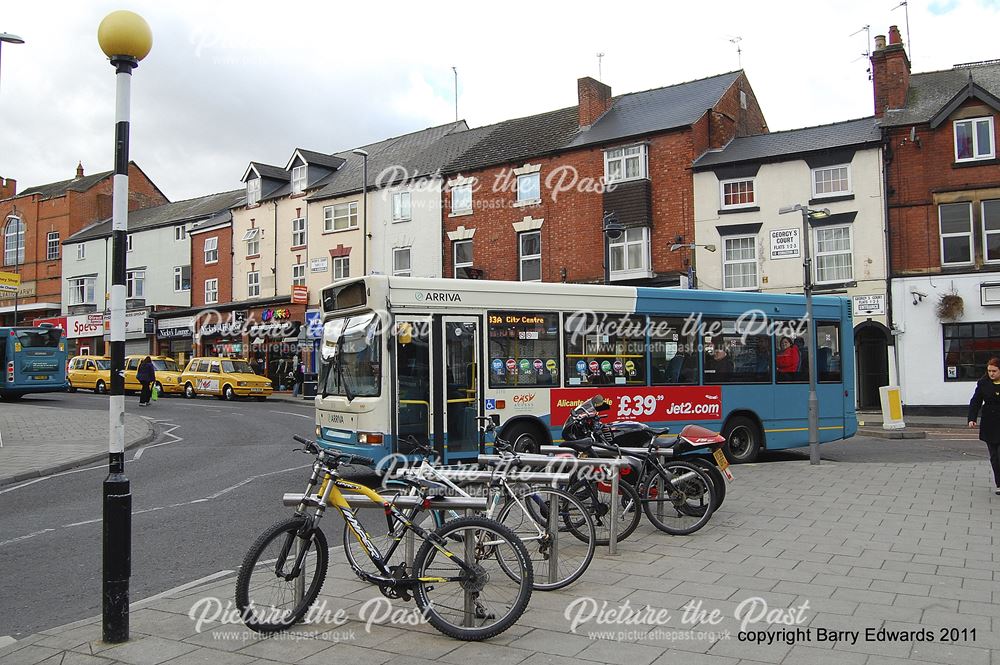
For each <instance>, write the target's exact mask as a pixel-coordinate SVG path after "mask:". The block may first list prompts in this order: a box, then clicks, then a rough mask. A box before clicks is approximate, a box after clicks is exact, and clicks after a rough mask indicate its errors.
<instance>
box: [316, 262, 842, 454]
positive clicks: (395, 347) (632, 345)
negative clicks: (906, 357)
mask: <svg viewBox="0 0 1000 665" xmlns="http://www.w3.org/2000/svg"><path fill="white" fill-rule="evenodd" d="M805 312H806V310H805V297H804V296H802V295H784V294H766V293H741V292H732V291H724V292H723V291H702V290H682V289H662V288H647V287H627V286H604V285H588V284H549V283H538V282H533V283H524V282H500V281H486V280H455V279H423V278H411V277H388V276H381V275H373V276H368V277H363V278H358V279H349V280H342V281H338V282H334V283H333V284H331V285H329V286H327V287H326V288H324V289H323V291H322V313H323V340H322V346H321V349H322V353H321V357H322V367H321V374H320V380H319V386H318V394H317V397H316V434H317V438H318V440H319V442H320V443H321V444H322V445H325V446H329V447H331V448H334V449H337V450H340V451H343V452H345V453H354V454H361V455H365V456H369V457H373V458H375V459H380V458H382V457H385V456H387V455H390V454H392V453H403V454H406V453H407V452H409V451H410V449H411V447H412V444H411V443H410V442H412V440H413V439H414V438H415V439H416V440H417V441H419V442H420V443H421V444H423V445H431V446H433V447H434V448H435V450H437V451H438V452H439V453H440V454H441V456H442V460H443V461H444V462H445V463H450V462H460V461H462V460H474V459H475V457H476V455H478V453H479V448H480V441H479V431H478V430H479V428H478V427H477V422H476V418H477V417H480V416H489V417H492V418H493V419H494V420H495V421H497V422H499V423H500V424H501V429H500V431H499V434H500V436H502V437H503V438H505V439H507V440H511V441H518V442H520V444H521V445H522V447H524V448H527V449H529V450H530V449H533V448H535V447H537V446H540V445H547V444H551V443H558V442H559V437H560V432H561V429H562V425H563V423H564V421H565V419H566V418H567V416H568V414H569V411H570V410H571V409H572V408H573V407H574V406H576V405H577V404H579V403H581V402H582V401H583V400H586V399H589V398H590V397H592V396H593V395H595V394H598V393H599V394H601V395H603V396H604V398H605V399H606V400H608V401H610V402H611V403H612V406H613V408H612V410H611V411H610V412H609V413H610V416H611V418H612V419H615V420H631V421H642V422H648V423H649V424H650V425H651V426H654V427H671V429H672V430H673V431H679V429H680V427H682V426H683V425H686V424H697V425H702V426H704V427H707V428H709V429H712V430H715V431H720V432H722V433H723V434H724V435H725V437H726V444H725V451H726V454H727V456H729V457H730V459H731V460H732V461H734V462H750V461H753V460H755V459H756V458H757V456H758V455H759V454H760V452H761V451H762V450H779V449H785V448H794V447H799V446H805V445H807V444H808V408H807V404H808V389H809V386H808V367H809V359H808V352H807V350H806V349H807V348H808V345H807V344H806V335H815V347H814V348H816V349H817V352H816V371H817V395H818V399H819V436H820V441H821V442H828V441H835V440H839V439H845V438H848V437H850V436H853V435H854V434H855V432H856V431H857V416H856V413H855V401H854V362H853V358H854V343H853V333H852V329H853V326H852V322H851V306H850V301H849V300H848V299H846V298H841V297H837V296H816V297H814V298H813V317H812V321H813V322H814V323H813V325H810V322H809V321H808V320H807V318H806V316H805Z"/></svg>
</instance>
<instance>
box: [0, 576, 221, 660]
mask: <svg viewBox="0 0 1000 665" xmlns="http://www.w3.org/2000/svg"><path fill="white" fill-rule="evenodd" d="M235 572H236V571H235V570H220V571H219V572H217V573H212V574H211V575H206V576H205V577H202V578H200V579H197V580H194V581H193V582H187V583H185V584H181V585H180V586H175V587H174V588H173V589H167V590H166V591H163V592H162V593H158V594H156V595H155V596H150V597H149V598H143V599H142V600H137V601H136V602H134V603H129V609H132V610H134V609H135V608H137V607H140V606H142V605H145V604H147V603H151V602H153V601H154V600H159V599H160V598H166V597H167V596H172V595H173V594H175V593H180V592H181V591H187V590H188V589H191V588H193V587H196V586H201V585H202V584H205V583H207V582H212V581H214V580H217V579H219V578H221V577H227V576H229V575H232V574H233V573H235ZM0 646H2V645H0Z"/></svg>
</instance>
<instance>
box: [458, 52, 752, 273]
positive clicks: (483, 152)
mask: <svg viewBox="0 0 1000 665" xmlns="http://www.w3.org/2000/svg"><path fill="white" fill-rule="evenodd" d="M577 93H578V100H577V101H578V103H577V105H576V106H572V107H568V108H564V109H560V110H557V111H551V112H548V113H542V114H538V115H534V116H529V117H526V118H517V119H514V120H507V121H504V122H501V123H498V124H497V125H494V126H492V127H491V128H482V129H480V130H478V131H482V132H483V134H484V137H483V138H482V139H480V140H479V141H478V142H477V143H476V144H475V145H473V146H472V147H471V148H469V149H468V150H465V151H463V152H462V154H461V155H459V156H458V157H457V158H456V159H454V160H453V161H451V162H450V163H449V164H448V165H447V166H446V167H445V168H444V169H443V175H444V177H445V179H446V183H445V192H444V201H443V211H442V215H443V226H444V230H445V238H444V240H443V254H444V275H445V276H446V277H459V278H462V277H480V278H485V279H500V280H524V281H531V280H540V281H546V282H558V281H563V282H602V281H604V280H605V279H607V280H608V281H610V282H613V283H628V284H648V285H671V284H678V283H679V282H680V273H681V272H682V271H683V267H684V264H683V261H684V260H685V257H683V256H682V255H680V254H677V253H671V252H670V246H671V244H673V243H674V242H676V240H677V237H678V236H680V237H683V238H686V239H687V242H692V241H693V238H694V226H693V224H694V190H693V180H692V172H691V164H692V162H693V161H694V160H695V159H696V158H697V157H698V156H700V155H701V154H703V153H704V152H706V151H707V150H711V149H717V148H721V147H722V146H724V145H725V144H726V143H727V142H729V141H730V140H731V139H732V138H733V137H735V136H742V135H747V134H756V133H762V132H766V131H767V125H766V123H765V121H764V116H763V113H762V112H761V109H760V107H759V106H758V104H757V100H756V98H755V97H754V94H753V91H752V89H751V88H750V84H749V82H748V81H747V79H746V76H745V75H744V73H743V72H742V71H737V72H730V73H727V74H721V75H718V76H713V77H710V78H706V79H701V80H698V81H692V82H688V83H682V84H679V85H674V86H668V87H665V88H658V89H655V90H649V91H645V92H638V93H630V94H626V95H621V96H618V97H613V96H612V95H611V88H610V87H608V86H607V85H605V84H603V83H600V82H598V81H596V80H594V79H592V78H589V77H587V78H582V79H579V81H578V82H577ZM605 183H607V185H605ZM606 213H607V214H609V215H613V216H614V218H615V219H616V220H617V221H618V223H619V224H621V225H623V226H624V227H625V231H624V232H623V233H622V234H621V235H620V236H619V237H617V238H606V237H605V234H604V233H603V232H602V228H603V226H602V225H603V221H602V220H603V218H604V216H605V214H606Z"/></svg>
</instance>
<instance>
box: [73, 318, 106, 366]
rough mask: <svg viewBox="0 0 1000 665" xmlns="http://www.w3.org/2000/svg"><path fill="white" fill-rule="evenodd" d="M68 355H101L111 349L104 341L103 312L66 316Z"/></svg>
mask: <svg viewBox="0 0 1000 665" xmlns="http://www.w3.org/2000/svg"><path fill="white" fill-rule="evenodd" d="M66 340H67V343H68V345H69V346H68V348H67V350H66V351H67V354H68V355H69V356H85V355H92V356H103V355H105V354H107V353H110V351H111V349H110V347H108V346H107V345H106V344H105V343H104V314H103V313H101V312H96V313H92V314H75V315H73V316H67V317H66Z"/></svg>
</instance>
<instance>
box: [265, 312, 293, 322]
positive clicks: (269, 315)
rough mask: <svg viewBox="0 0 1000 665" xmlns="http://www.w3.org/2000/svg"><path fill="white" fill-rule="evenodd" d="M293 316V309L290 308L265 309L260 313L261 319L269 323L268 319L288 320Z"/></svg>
mask: <svg viewBox="0 0 1000 665" xmlns="http://www.w3.org/2000/svg"><path fill="white" fill-rule="evenodd" d="M290 318H292V311H291V310H290V309H284V308H282V309H265V310H264V311H263V312H261V313H260V320H261V321H263V322H265V323H267V322H268V321H286V320H288V319H290Z"/></svg>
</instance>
